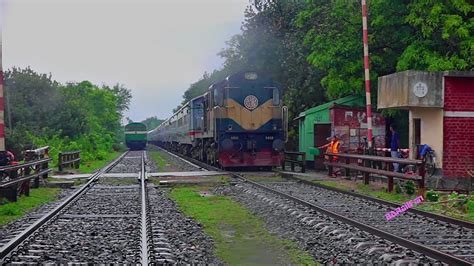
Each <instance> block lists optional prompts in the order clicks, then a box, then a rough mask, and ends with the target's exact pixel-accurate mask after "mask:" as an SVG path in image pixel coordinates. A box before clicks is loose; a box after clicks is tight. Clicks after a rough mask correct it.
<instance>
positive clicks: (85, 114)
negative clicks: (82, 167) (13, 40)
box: [5, 68, 131, 161]
mask: <svg viewBox="0 0 474 266" xmlns="http://www.w3.org/2000/svg"><path fill="white" fill-rule="evenodd" d="M5 96H6V99H7V100H6V103H7V106H6V110H5V111H6V112H5V119H6V121H5V125H6V142H7V143H6V144H7V149H10V150H12V151H13V152H14V153H15V154H17V155H18V156H20V155H21V152H22V151H24V150H25V149H32V148H36V147H41V146H46V145H49V146H50V147H51V148H50V155H52V156H53V157H54V158H56V155H57V153H58V152H59V151H68V150H78V149H79V150H81V157H82V158H83V160H84V161H90V160H95V159H102V158H103V157H104V156H105V154H106V153H108V152H110V151H111V150H112V149H113V148H115V149H118V147H117V146H116V143H118V142H119V140H121V137H122V135H123V133H122V131H123V129H122V127H121V124H120V121H121V118H122V114H123V112H124V111H125V110H127V109H128V106H129V103H130V99H131V94H130V91H129V90H128V89H126V88H125V87H123V86H122V85H120V84H117V85H115V86H113V87H109V86H106V85H102V86H100V87H99V86H96V85H94V84H92V83H91V82H89V81H82V82H79V83H67V84H61V83H59V82H57V81H54V80H52V78H51V75H46V74H38V73H36V72H35V71H33V70H32V69H30V68H26V69H19V68H13V69H11V70H7V71H6V72H5Z"/></svg>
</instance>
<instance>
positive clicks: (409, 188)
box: [405, 180, 416, 195]
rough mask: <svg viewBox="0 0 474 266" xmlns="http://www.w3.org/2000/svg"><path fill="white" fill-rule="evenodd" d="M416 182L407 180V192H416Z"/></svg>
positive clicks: (410, 193) (409, 193)
mask: <svg viewBox="0 0 474 266" xmlns="http://www.w3.org/2000/svg"><path fill="white" fill-rule="evenodd" d="M415 190H416V189H415V183H414V182H413V181H411V180H408V181H407V182H405V192H406V193H407V194H408V195H413V194H415Z"/></svg>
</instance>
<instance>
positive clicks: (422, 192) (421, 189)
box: [418, 160, 426, 197]
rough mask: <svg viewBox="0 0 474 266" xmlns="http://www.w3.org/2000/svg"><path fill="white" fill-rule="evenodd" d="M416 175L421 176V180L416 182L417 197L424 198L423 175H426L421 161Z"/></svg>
mask: <svg viewBox="0 0 474 266" xmlns="http://www.w3.org/2000/svg"><path fill="white" fill-rule="evenodd" d="M418 174H420V176H421V179H420V180H418V187H419V189H418V195H419V196H423V197H424V196H425V192H426V189H425V175H426V168H425V161H424V160H423V162H421V165H420V170H419V171H418Z"/></svg>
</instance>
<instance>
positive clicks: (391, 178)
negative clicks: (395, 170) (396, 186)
mask: <svg viewBox="0 0 474 266" xmlns="http://www.w3.org/2000/svg"><path fill="white" fill-rule="evenodd" d="M392 191H393V176H389V177H388V192H392Z"/></svg>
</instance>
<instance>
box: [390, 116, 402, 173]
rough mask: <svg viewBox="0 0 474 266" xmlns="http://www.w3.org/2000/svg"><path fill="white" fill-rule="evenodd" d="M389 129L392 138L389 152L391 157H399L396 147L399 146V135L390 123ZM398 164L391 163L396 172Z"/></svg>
mask: <svg viewBox="0 0 474 266" xmlns="http://www.w3.org/2000/svg"><path fill="white" fill-rule="evenodd" d="M390 131H391V132H392V139H391V141H390V154H391V155H392V158H399V157H400V155H399V154H398V149H399V148H400V135H399V134H398V132H396V131H395V126H394V125H393V124H392V125H390ZM399 167H400V165H399V164H398V163H393V171H394V172H398V171H399Z"/></svg>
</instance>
